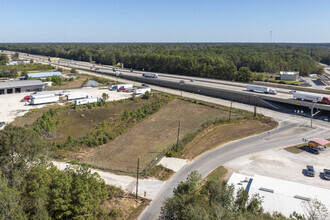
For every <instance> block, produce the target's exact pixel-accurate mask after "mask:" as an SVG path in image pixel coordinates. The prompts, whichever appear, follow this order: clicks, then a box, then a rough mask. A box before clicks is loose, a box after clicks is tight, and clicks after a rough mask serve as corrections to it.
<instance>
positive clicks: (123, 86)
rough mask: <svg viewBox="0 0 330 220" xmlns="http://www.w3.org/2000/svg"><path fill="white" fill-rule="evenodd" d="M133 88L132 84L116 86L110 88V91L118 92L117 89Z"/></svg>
mask: <svg viewBox="0 0 330 220" xmlns="http://www.w3.org/2000/svg"><path fill="white" fill-rule="evenodd" d="M131 88H133V84H117V85H112V86H110V88H109V90H110V91H118V90H119V89H131Z"/></svg>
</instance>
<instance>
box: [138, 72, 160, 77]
mask: <svg viewBox="0 0 330 220" xmlns="http://www.w3.org/2000/svg"><path fill="white" fill-rule="evenodd" d="M142 76H144V77H149V78H159V76H158V74H156V73H143V74H142Z"/></svg>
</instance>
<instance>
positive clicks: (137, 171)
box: [135, 158, 140, 199]
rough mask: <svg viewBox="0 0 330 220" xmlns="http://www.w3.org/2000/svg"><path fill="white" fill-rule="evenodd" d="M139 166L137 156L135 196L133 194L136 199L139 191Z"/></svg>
mask: <svg viewBox="0 0 330 220" xmlns="http://www.w3.org/2000/svg"><path fill="white" fill-rule="evenodd" d="M139 166H140V158H138V163H137V169H136V196H135V198H136V199H138V192H139Z"/></svg>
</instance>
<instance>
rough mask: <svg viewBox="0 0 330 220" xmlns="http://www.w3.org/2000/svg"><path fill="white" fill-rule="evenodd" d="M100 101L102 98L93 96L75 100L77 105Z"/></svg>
mask: <svg viewBox="0 0 330 220" xmlns="http://www.w3.org/2000/svg"><path fill="white" fill-rule="evenodd" d="M98 101H100V99H99V98H97V97H92V98H88V99H78V100H76V101H75V105H87V104H89V103H95V102H98Z"/></svg>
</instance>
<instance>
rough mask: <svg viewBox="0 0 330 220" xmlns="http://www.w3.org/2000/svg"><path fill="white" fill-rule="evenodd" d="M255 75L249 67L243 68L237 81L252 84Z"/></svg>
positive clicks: (240, 69) (239, 71) (238, 74)
mask: <svg viewBox="0 0 330 220" xmlns="http://www.w3.org/2000/svg"><path fill="white" fill-rule="evenodd" d="M252 77H253V74H252V72H251V70H250V69H249V68H248V67H241V68H239V70H238V73H237V81H240V82H251V81H252Z"/></svg>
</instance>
